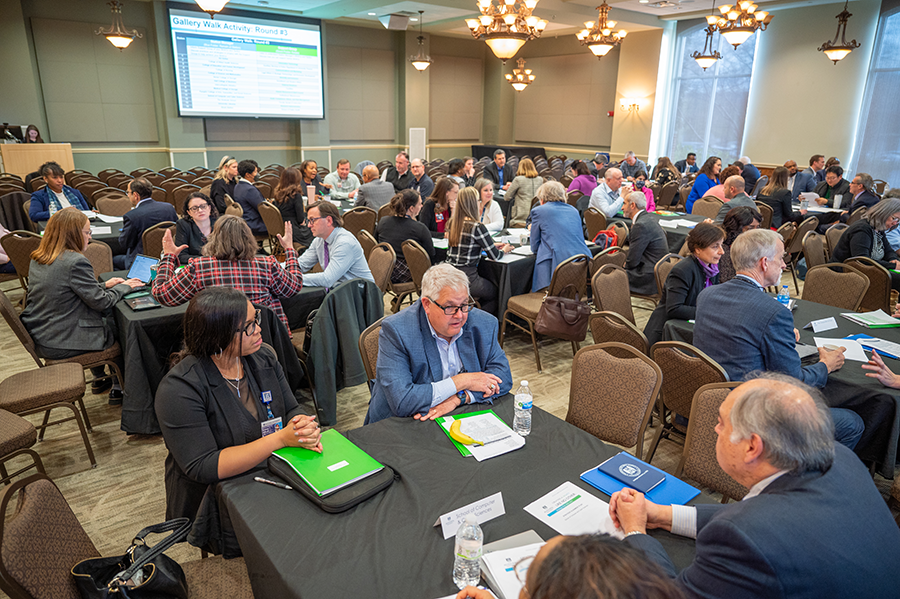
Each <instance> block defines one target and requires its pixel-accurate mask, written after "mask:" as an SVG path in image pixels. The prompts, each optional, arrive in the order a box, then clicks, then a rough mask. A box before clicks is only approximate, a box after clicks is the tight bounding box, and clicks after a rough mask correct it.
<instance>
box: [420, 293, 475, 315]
mask: <svg viewBox="0 0 900 599" xmlns="http://www.w3.org/2000/svg"><path fill="white" fill-rule="evenodd" d="M428 301H430V302H431V303H432V304H434V305H435V306H437V307H438V308H440V309H441V310H443V311H444V314H446V315H447V316H456V313H457V312H462V313H463V314H467V313H468V312H469V310H471V309H472V308H474V307H475V304H463V305H462V306H442V305H440V304H439V303H437V302H436V301H434V300H433V299H431V298H430V297H429V298H428Z"/></svg>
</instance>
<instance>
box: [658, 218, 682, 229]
mask: <svg viewBox="0 0 900 599" xmlns="http://www.w3.org/2000/svg"><path fill="white" fill-rule="evenodd" d="M659 226H660V227H665V228H666V229H677V228H678V220H662V219H660V220H659Z"/></svg>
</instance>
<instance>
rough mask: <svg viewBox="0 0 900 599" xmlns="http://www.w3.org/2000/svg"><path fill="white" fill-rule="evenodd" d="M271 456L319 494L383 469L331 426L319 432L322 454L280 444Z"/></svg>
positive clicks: (332, 490) (328, 492)
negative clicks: (281, 446)
mask: <svg viewBox="0 0 900 599" xmlns="http://www.w3.org/2000/svg"><path fill="white" fill-rule="evenodd" d="M272 455H273V456H275V457H277V458H280V459H282V460H284V461H285V462H286V463H287V464H288V465H289V466H290V467H291V468H292V469H293V470H294V472H296V473H297V474H298V475H299V476H300V478H302V479H303V480H304V481H306V484H308V485H309V487H310V488H311V489H312V490H313V491H315V492H316V493H317V494H318V495H319V497H325V496H326V495H329V494H331V493H334V492H335V491H337V490H339V489H343V488H344V487H346V486H348V485H352V484H353V483H355V482H356V481H358V480H362V479H364V478H366V477H368V476H371V475H373V474H375V473H376V472H378V471H379V470H381V469H382V468H383V466H382V465H381V464H379V463H378V462H377V461H376V460H375V459H373V458H372V457H371V456H370V455H369V454H367V453H366V452H364V451H363V450H362V449H360V448H359V447H357V446H356V445H354V444H353V443H352V442H350V441H349V440H348V439H347V438H346V437H345V436H344V435H342V434H341V433H339V432H337V431H336V430H335V429H329V430H327V431H325V432H324V433H322V453H318V452H316V451H312V450H311V449H305V448H303V447H283V448H281V449H276V450H275V451H274V452H272Z"/></svg>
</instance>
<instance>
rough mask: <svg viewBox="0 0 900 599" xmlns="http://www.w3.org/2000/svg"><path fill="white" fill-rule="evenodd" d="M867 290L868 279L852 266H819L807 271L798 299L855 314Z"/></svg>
mask: <svg viewBox="0 0 900 599" xmlns="http://www.w3.org/2000/svg"><path fill="white" fill-rule="evenodd" d="M868 289H869V278H868V277H867V276H866V275H864V274H863V273H861V272H860V271H858V270H856V268H854V267H853V266H850V265H849V264H841V263H830V264H821V265H819V266H814V267H812V268H810V269H809V270H808V271H807V273H806V279H805V280H804V283H803V295H801V296H800V298H801V299H804V300H806V301H810V302H816V303H817V304H825V305H827V306H834V307H835V308H841V309H843V310H852V311H854V312H856V311H858V310H859V306H860V304H861V303H862V300H863V298H864V297H865V295H866V291H868Z"/></svg>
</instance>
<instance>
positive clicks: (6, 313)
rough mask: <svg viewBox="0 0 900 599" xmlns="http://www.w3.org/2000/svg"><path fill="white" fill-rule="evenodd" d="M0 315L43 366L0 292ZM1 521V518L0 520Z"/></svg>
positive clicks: (25, 331)
mask: <svg viewBox="0 0 900 599" xmlns="http://www.w3.org/2000/svg"><path fill="white" fill-rule="evenodd" d="M0 314H3V320H5V321H6V324H8V325H9V328H10V329H12V332H13V333H15V334H16V337H17V338H18V339H19V342H20V343H21V344H22V347H24V348H25V350H26V351H27V352H28V353H29V354H31V357H32V359H34V362H35V364H37V365H38V366H40V367H43V366H44V362H43V361H42V360H41V358H40V357H39V356H38V355H37V349H36V348H35V344H34V339H32V338H31V334H30V333H29V332H28V329H26V328H25V325H24V324H22V320H21V319H20V318H19V313H18V312H16V309H15V308H13V305H12V302H11V301H9V298H8V297H6V294H5V293H3V292H2V291H0ZM0 520H2V518H0Z"/></svg>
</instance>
